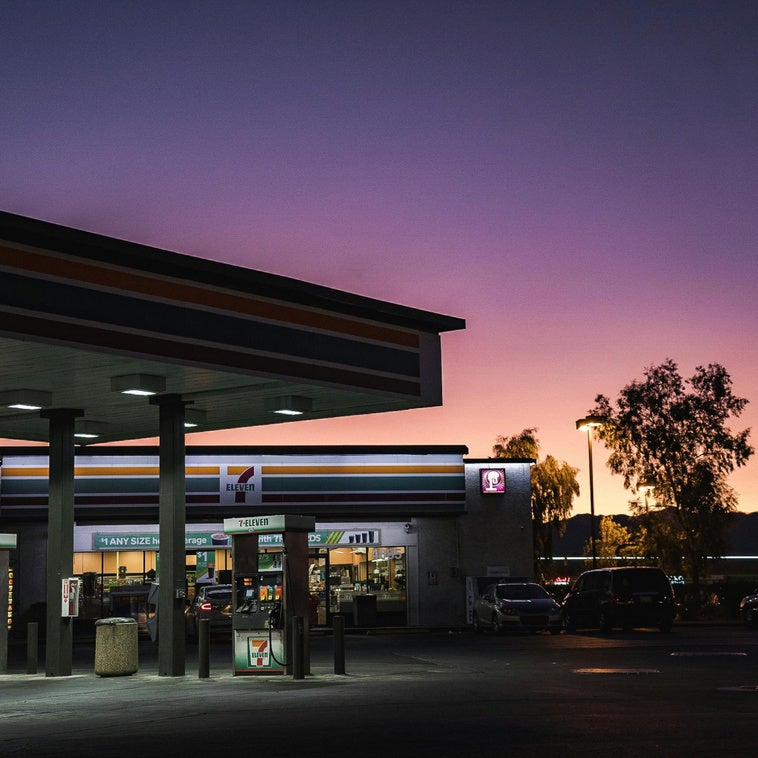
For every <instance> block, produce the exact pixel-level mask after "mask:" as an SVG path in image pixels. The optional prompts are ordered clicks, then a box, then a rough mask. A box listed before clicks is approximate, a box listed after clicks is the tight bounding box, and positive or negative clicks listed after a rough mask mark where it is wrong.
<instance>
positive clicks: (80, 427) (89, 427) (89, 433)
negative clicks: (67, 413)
mask: <svg viewBox="0 0 758 758" xmlns="http://www.w3.org/2000/svg"><path fill="white" fill-rule="evenodd" d="M105 429H106V425H105V424H102V423H100V422H98V421H88V420H87V419H81V420H77V421H75V422H74V437H76V438H77V439H80V440H96V439H97V438H98V437H101V436H102V435H103V434H104V432H105Z"/></svg>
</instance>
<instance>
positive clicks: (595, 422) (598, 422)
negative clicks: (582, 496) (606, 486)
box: [576, 416, 604, 568]
mask: <svg viewBox="0 0 758 758" xmlns="http://www.w3.org/2000/svg"><path fill="white" fill-rule="evenodd" d="M603 421H604V419H603V418H602V417H601V416H585V417H584V418H580V419H577V422H576V428H577V429H578V430H579V431H580V432H583V431H585V430H587V453H588V454H589V459H590V545H591V547H592V568H597V544H596V543H597V525H596V524H595V490H594V483H593V477H592V434H593V431H592V430H593V429H596V428H597V427H599V426H602V425H603Z"/></svg>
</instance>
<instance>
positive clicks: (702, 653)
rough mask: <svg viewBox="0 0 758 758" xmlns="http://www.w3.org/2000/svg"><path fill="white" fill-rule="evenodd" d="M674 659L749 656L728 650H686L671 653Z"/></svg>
mask: <svg viewBox="0 0 758 758" xmlns="http://www.w3.org/2000/svg"><path fill="white" fill-rule="evenodd" d="M670 655H671V657H672V658H711V657H717V656H724V657H730V656H731V657H737V658H741V657H743V656H747V653H741V652H736V651H728V650H684V651H682V652H678V653H670Z"/></svg>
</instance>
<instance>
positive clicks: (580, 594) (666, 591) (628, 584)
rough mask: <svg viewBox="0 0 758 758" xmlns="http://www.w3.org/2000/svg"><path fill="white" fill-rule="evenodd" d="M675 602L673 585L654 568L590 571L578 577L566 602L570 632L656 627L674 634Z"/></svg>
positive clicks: (564, 600)
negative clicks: (591, 629) (586, 629)
mask: <svg viewBox="0 0 758 758" xmlns="http://www.w3.org/2000/svg"><path fill="white" fill-rule="evenodd" d="M675 613H676V603H675V600H674V591H673V589H672V587H671V582H670V581H669V578H668V576H667V575H666V573H665V572H664V571H662V570H661V569H659V568H655V567H653V566H618V567H615V568H603V569H591V570H590V571H585V572H584V573H583V574H581V575H580V576H579V578H578V579H577V580H576V582H575V583H574V585H573V586H572V587H571V589H570V590H569V591H568V593H567V594H566V597H565V598H564V599H563V625H564V627H565V629H566V631H567V632H574V631H576V630H577V629H581V628H597V629H600V631H602V632H610V631H612V630H613V629H614V628H615V627H621V628H623V629H627V630H628V629H632V628H634V627H650V626H654V627H657V628H658V629H660V630H661V631H662V632H668V631H671V627H672V625H673V623H674V615H675Z"/></svg>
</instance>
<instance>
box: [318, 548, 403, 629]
mask: <svg viewBox="0 0 758 758" xmlns="http://www.w3.org/2000/svg"><path fill="white" fill-rule="evenodd" d="M405 576H406V554H405V548H404V547H339V548H332V549H326V548H320V549H319V550H318V551H317V552H315V553H312V554H311V558H310V573H309V578H310V593H311V618H310V623H311V625H324V624H327V625H328V624H330V623H331V618H332V616H333V615H334V614H337V613H339V614H341V615H344V616H345V617H346V621H347V623H348V624H349V623H350V620H351V619H352V613H353V598H354V597H355V595H356V594H372V595H375V596H376V610H377V624H378V625H379V626H405V625H406V624H407V623H408V614H407V597H406V583H405Z"/></svg>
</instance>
